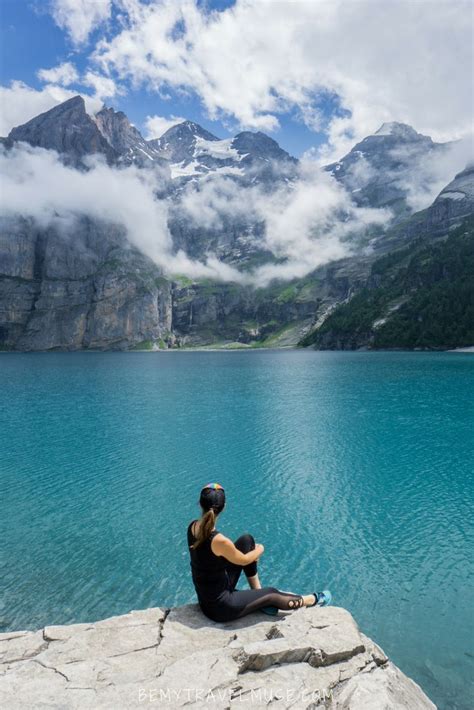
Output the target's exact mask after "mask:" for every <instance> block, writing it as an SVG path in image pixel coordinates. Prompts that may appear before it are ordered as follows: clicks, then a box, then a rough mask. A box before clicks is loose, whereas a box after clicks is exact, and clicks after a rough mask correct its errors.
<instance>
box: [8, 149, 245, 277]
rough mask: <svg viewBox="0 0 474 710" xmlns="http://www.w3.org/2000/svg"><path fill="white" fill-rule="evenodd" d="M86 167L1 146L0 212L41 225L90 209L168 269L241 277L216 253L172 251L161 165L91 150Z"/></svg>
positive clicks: (67, 222) (64, 221)
mask: <svg viewBox="0 0 474 710" xmlns="http://www.w3.org/2000/svg"><path fill="white" fill-rule="evenodd" d="M88 167H89V170H88V171H87V172H84V171H79V170H75V169H74V168H71V167H68V166H66V165H64V164H63V163H62V162H61V159H60V157H59V155H58V154H57V153H56V152H55V151H50V150H44V149H43V148H33V147H31V146H29V145H28V144H26V143H20V144H18V145H16V146H14V147H13V148H12V149H11V150H10V151H5V150H4V149H3V148H2V149H1V150H0V178H1V181H2V190H1V195H0V214H2V215H6V216H14V215H21V216H23V217H31V218H33V219H34V220H35V221H36V222H37V223H38V225H39V226H40V227H41V228H43V229H45V228H47V227H48V226H49V225H53V224H54V225H56V226H57V227H62V228H68V229H70V228H71V227H72V226H73V225H74V220H75V219H76V218H78V217H80V216H82V215H88V216H89V217H91V218H92V219H98V220H103V221H106V222H110V223H112V224H117V225H121V226H122V227H124V229H125V230H126V233H127V237H128V239H129V241H130V242H131V244H133V245H135V246H136V247H138V248H139V249H140V250H141V251H142V252H143V253H144V254H146V255H147V256H148V257H150V258H151V259H152V260H153V261H154V262H155V263H156V264H157V265H158V266H160V267H161V268H162V269H163V270H164V271H165V272H166V273H171V274H172V273H184V274H187V275H189V276H190V277H192V278H199V277H206V278H212V279H216V280H236V281H242V280H243V278H242V277H241V275H240V274H239V272H238V271H237V270H236V269H233V268H232V267H230V266H228V265H227V264H223V263H222V262H219V261H218V259H217V258H216V257H214V256H213V255H210V257H209V259H208V260H207V261H206V262H199V261H193V260H192V259H190V258H189V257H188V256H187V255H186V254H185V253H184V252H182V251H178V252H177V253H174V251H173V243H172V238H171V234H170V232H169V229H168V225H167V219H168V203H167V202H166V201H165V200H156V199H155V197H154V192H155V191H156V190H157V189H159V188H160V187H161V180H162V173H161V171H153V170H140V169H139V168H136V167H134V166H131V167H127V168H122V169H118V168H111V167H109V166H108V165H107V164H106V163H105V162H104V160H103V158H102V157H101V156H91V157H90V158H89V160H88ZM104 185H106V186H107V189H104Z"/></svg>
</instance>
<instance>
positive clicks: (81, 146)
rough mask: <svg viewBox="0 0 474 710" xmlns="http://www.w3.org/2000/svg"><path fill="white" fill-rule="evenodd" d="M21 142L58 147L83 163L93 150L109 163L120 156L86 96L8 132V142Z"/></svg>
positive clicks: (72, 159) (68, 155)
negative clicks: (91, 112)
mask: <svg viewBox="0 0 474 710" xmlns="http://www.w3.org/2000/svg"><path fill="white" fill-rule="evenodd" d="M17 141H25V142H26V143H29V144H30V145H32V146H38V147H40V148H46V149H50V150H56V151H57V152H58V153H60V154H61V155H63V156H64V158H65V160H66V161H67V162H70V163H73V164H80V163H81V161H82V159H83V158H84V157H85V156H86V155H90V154H92V153H103V154H104V155H105V156H106V158H107V160H108V161H109V162H114V161H115V160H116V159H117V157H118V155H117V151H116V150H115V149H114V148H113V147H112V146H111V145H110V144H109V142H108V141H107V140H106V138H104V136H103V135H102V133H101V132H100V130H99V128H98V127H97V125H96V122H95V121H94V119H93V118H91V116H89V114H88V113H87V112H86V107H85V103H84V99H83V98H82V96H73V97H72V98H71V99H68V100H67V101H64V102H63V103H62V104H59V105H58V106H54V107H53V108H51V109H49V111H45V112H44V113H41V114H39V116H35V118H32V119H31V120H30V121H27V123H24V124H23V125H21V126H17V127H16V128H13V129H12V130H11V131H10V133H9V135H8V142H9V143H10V144H12V143H15V142H17Z"/></svg>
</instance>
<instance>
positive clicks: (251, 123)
mask: <svg viewBox="0 0 474 710" xmlns="http://www.w3.org/2000/svg"><path fill="white" fill-rule="evenodd" d="M68 1H69V0H68ZM61 2H62V3H64V2H65V0H61ZM70 2H73V0H70ZM74 2H75V0H74ZM118 4H119V5H120V7H121V8H123V9H124V13H125V15H124V16H125V17H126V18H128V19H127V20H126V23H127V24H126V26H125V27H122V28H121V29H120V30H119V31H118V33H117V34H116V35H115V36H114V37H112V38H111V39H110V40H109V39H102V40H101V41H100V42H99V43H98V45H97V47H96V51H95V54H94V58H95V61H96V62H97V63H98V64H99V65H100V66H101V67H102V69H103V71H105V72H110V73H112V74H113V75H114V76H117V77H118V78H119V80H120V81H122V80H125V79H128V80H129V81H130V82H131V84H132V85H133V86H134V87H137V86H140V85H145V86H147V87H148V88H149V89H152V90H156V91H163V90H166V89H167V88H169V87H174V88H175V89H178V90H185V91H186V90H191V91H195V92H196V93H197V94H198V95H199V96H200V98H201V99H202V102H203V104H204V106H205V109H206V110H207V113H208V115H209V116H210V117H211V118H216V117H222V116H224V117H225V116H230V117H233V118H234V119H236V120H237V121H238V122H239V123H240V124H241V125H242V126H247V127H251V128H255V129H262V130H271V129H274V128H276V127H277V126H278V113H279V112H281V111H283V112H284V111H287V110H289V109H292V108H296V109H297V110H298V111H299V113H300V115H301V117H302V118H303V120H306V122H307V123H308V125H309V126H310V127H311V126H313V127H316V128H318V129H320V128H321V126H323V127H324V129H325V130H326V132H327V136H328V144H327V145H326V146H325V148H324V149H323V150H322V154H321V160H324V161H325V162H330V160H333V159H337V158H340V157H341V155H343V154H344V153H345V152H346V151H347V150H348V149H349V148H350V147H351V146H352V145H353V144H354V142H355V141H357V140H360V139H361V138H363V137H364V136H366V135H368V134H371V133H373V132H374V131H375V130H376V129H377V128H378V127H379V126H380V125H381V123H383V122H384V121H393V120H396V121H401V122H405V123H409V124H410V125H413V126H414V127H415V128H416V129H417V130H419V131H420V132H422V133H425V134H428V135H431V136H432V137H433V138H434V139H435V140H448V139H453V138H458V137H461V136H462V135H464V134H465V133H466V132H467V131H469V130H470V125H471V120H472V115H471V114H472V97H473V93H472V59H473V43H472V36H471V31H472V30H471V25H470V22H469V19H468V18H469V17H470V14H471V3H470V0H423V1H422V2H421V1H420V2H413V0H396V1H391V2H374V0H358V1H357V2H347V1H346V0H293V1H290V0H288V1H287V2H285V1H281V2H271V1H270V0H238V2H237V3H236V4H235V5H234V6H232V7H230V8H228V9H227V10H225V11H222V12H216V11H214V12H208V11H206V9H205V4H201V5H199V6H198V5H197V3H196V2H195V1H194V0H179V1H177V0H160V1H159V2H158V0H151V1H150V2H140V0H120V2H119V3H118ZM104 13H105V10H104ZM327 92H331V93H332V94H336V95H337V96H338V97H339V101H340V105H341V107H342V108H344V109H346V111H348V112H350V115H348V116H347V115H346V116H343V117H342V116H337V115H332V116H331V117H329V118H328V119H326V125H325V126H324V118H323V114H322V113H321V112H320V111H319V110H318V109H319V108H320V105H319V101H320V99H321V97H323V96H327Z"/></svg>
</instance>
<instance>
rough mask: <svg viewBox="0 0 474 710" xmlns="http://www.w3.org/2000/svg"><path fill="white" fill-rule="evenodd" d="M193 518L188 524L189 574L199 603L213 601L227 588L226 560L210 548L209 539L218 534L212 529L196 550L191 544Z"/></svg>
mask: <svg viewBox="0 0 474 710" xmlns="http://www.w3.org/2000/svg"><path fill="white" fill-rule="evenodd" d="M195 522H196V521H195V520H193V521H192V522H190V523H189V525H188V549H189V554H190V556H191V574H192V578H193V583H194V587H195V589H196V594H197V597H198V600H199V602H200V603H201V604H206V603H212V602H215V601H216V600H217V599H218V597H219V595H220V594H222V592H224V591H225V590H226V589H228V577H227V571H226V560H225V558H224V557H218V556H217V555H215V554H214V553H213V551H212V549H211V541H212V539H213V538H214V537H215V536H216V535H217V534H218V532H219V531H218V530H213V531H212V533H211V534H210V535H209V537H208V538H207V540H204V542H202V543H201V544H200V545H199V547H198V548H197V549H196V550H192V549H191V545H192V544H193V543H194V542H195V540H196V538H195V537H194V535H193V533H192V526H193V524H194V523H195Z"/></svg>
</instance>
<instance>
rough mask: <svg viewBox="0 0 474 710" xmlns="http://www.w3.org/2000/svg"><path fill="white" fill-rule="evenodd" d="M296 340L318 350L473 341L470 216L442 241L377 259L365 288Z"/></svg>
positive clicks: (422, 243)
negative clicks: (300, 339)
mask: <svg viewBox="0 0 474 710" xmlns="http://www.w3.org/2000/svg"><path fill="white" fill-rule="evenodd" d="M377 321H379V324H377ZM374 324H376V326H375V327H374ZM300 345H302V346H308V345H314V346H315V347H316V348H318V347H319V348H323V349H331V348H344V349H346V348H347V349H351V348H356V347H362V346H364V345H367V346H369V347H372V348H403V349H413V348H427V349H445V348H452V347H461V346H467V345H474V219H472V218H470V219H469V220H466V221H465V222H464V223H463V224H462V225H461V226H460V227H458V228H456V229H455V230H453V231H452V232H451V233H450V235H449V236H448V237H447V239H445V240H437V241H433V242H428V243H427V241H426V239H423V240H422V239H417V240H415V241H414V242H412V243H411V244H410V245H409V246H408V247H406V248H405V249H401V250H398V251H395V252H392V253H390V254H388V255H386V256H384V257H381V258H380V259H377V261H375V262H374V264H373V265H372V270H371V276H370V278H369V280H368V285H367V286H366V288H364V289H363V290H362V291H360V292H359V293H357V294H356V295H355V296H354V297H353V298H352V299H351V300H350V301H349V302H347V303H344V304H341V305H340V306H338V307H337V308H335V310H334V311H333V312H332V313H331V314H330V315H329V316H328V318H327V319H326V320H325V321H324V323H323V324H322V325H321V326H320V328H318V330H315V331H312V332H310V333H308V335H307V336H305V338H303V340H302V341H301V342H300Z"/></svg>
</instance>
